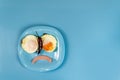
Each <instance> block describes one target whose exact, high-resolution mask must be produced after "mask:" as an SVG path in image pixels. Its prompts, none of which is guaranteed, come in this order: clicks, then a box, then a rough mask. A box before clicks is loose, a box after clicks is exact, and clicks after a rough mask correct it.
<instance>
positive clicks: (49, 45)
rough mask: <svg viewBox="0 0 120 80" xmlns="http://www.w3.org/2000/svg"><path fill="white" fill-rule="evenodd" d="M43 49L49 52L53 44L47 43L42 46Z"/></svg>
mask: <svg viewBox="0 0 120 80" xmlns="http://www.w3.org/2000/svg"><path fill="white" fill-rule="evenodd" d="M43 49H44V50H46V51H51V50H52V49H53V43H52V42H49V43H47V44H45V45H43Z"/></svg>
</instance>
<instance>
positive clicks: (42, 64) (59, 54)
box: [18, 26, 65, 72]
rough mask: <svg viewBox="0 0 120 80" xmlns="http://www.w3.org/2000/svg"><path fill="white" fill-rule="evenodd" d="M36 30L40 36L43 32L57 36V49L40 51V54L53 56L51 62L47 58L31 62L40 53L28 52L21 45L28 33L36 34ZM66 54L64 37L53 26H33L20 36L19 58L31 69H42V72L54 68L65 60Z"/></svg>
mask: <svg viewBox="0 0 120 80" xmlns="http://www.w3.org/2000/svg"><path fill="white" fill-rule="evenodd" d="M36 31H37V33H38V34H39V36H41V35H43V33H48V34H51V35H53V36H55V37H56V39H57V48H56V50H55V51H53V52H51V53H48V52H45V51H43V50H42V51H41V53H40V55H46V56H49V57H51V58H52V62H51V63H50V62H48V61H45V60H39V61H37V62H36V63H35V64H32V63H31V61H32V59H33V58H34V57H36V56H38V54H37V53H33V54H28V53H27V52H25V51H24V50H23V49H22V47H21V40H22V39H23V38H24V37H25V36H26V35H28V34H33V35H36ZM64 55H65V44H64V40H63V37H62V35H61V33H60V32H59V31H58V30H56V29H55V28H53V27H49V26H35V27H31V28H29V29H27V30H26V31H24V32H23V34H22V35H21V36H20V38H19V42H18V56H19V60H20V62H21V64H22V65H23V66H24V67H25V68H27V69H29V70H34V71H40V72H45V71H50V70H54V69H56V68H58V67H59V66H60V65H61V64H62V62H63V60H64Z"/></svg>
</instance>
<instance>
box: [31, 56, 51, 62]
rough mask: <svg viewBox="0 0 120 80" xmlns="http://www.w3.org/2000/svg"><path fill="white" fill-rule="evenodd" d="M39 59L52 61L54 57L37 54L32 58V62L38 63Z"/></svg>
mask: <svg viewBox="0 0 120 80" xmlns="http://www.w3.org/2000/svg"><path fill="white" fill-rule="evenodd" d="M38 60H47V61H48V62H52V59H51V58H50V57H48V56H45V55H41V56H37V57H35V58H34V59H33V60H32V63H33V64H34V63H36V62H37V61H38Z"/></svg>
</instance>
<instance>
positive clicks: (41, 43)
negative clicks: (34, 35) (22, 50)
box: [37, 37, 43, 54]
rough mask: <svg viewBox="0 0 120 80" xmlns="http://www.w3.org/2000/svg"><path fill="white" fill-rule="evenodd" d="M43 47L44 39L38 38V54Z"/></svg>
mask: <svg viewBox="0 0 120 80" xmlns="http://www.w3.org/2000/svg"><path fill="white" fill-rule="evenodd" d="M42 47H43V42H42V39H41V37H38V50H37V53H38V54H39V53H40V52H41V50H42Z"/></svg>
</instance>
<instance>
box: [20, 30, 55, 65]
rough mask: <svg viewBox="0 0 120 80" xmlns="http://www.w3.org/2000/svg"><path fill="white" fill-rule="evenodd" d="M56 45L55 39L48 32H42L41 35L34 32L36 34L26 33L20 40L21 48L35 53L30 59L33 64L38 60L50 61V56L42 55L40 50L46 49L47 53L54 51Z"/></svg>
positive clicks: (29, 52)
mask: <svg viewBox="0 0 120 80" xmlns="http://www.w3.org/2000/svg"><path fill="white" fill-rule="evenodd" d="M56 46H57V39H56V38H55V37H54V36H53V35H51V34H48V33H44V34H43V35H42V36H39V35H38V33H37V32H36V35H31V34H30V35H26V36H25V37H24V38H23V39H22V40H21V47H22V49H23V50H24V51H25V52H26V53H28V54H29V55H31V54H33V53H34V54H37V56H36V57H34V58H33V59H32V61H31V63H32V64H35V63H36V62H37V61H39V60H46V61H48V62H50V63H51V62H52V58H51V57H49V56H46V55H42V54H41V51H42V50H43V51H46V52H47V53H48V54H50V53H51V52H54V50H55V49H56Z"/></svg>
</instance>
